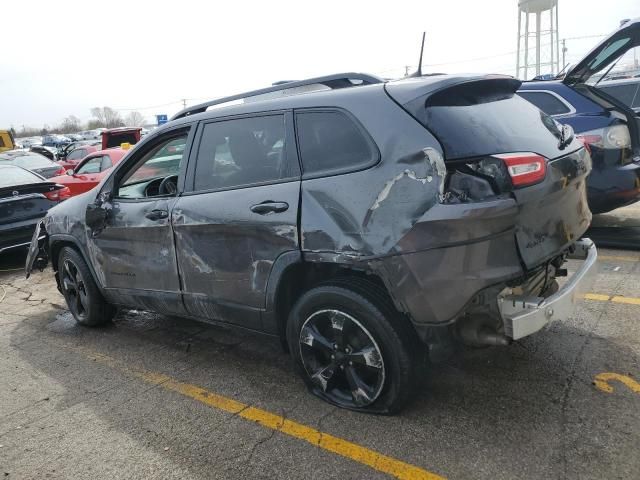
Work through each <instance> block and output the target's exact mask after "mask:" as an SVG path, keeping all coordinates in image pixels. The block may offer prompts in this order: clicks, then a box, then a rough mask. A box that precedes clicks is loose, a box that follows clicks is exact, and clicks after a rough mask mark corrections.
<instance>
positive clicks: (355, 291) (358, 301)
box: [287, 278, 426, 414]
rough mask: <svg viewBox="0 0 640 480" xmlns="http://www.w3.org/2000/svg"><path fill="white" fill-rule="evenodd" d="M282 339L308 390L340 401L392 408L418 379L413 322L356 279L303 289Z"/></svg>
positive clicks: (371, 408)
mask: <svg viewBox="0 0 640 480" xmlns="http://www.w3.org/2000/svg"><path fill="white" fill-rule="evenodd" d="M287 340H288V342H289V348H290V351H291V354H292V356H293V358H294V361H295V363H296V365H297V367H298V370H299V371H300V373H301V375H302V377H303V378H304V380H305V382H306V384H307V386H308V387H309V389H310V390H311V392H312V393H314V394H315V395H317V396H318V397H320V398H322V399H323V400H325V401H327V402H329V403H332V404H334V405H337V406H339V407H343V408H347V409H350V410H357V411H364V412H371V413H387V414H389V413H395V412H397V411H399V410H400V409H401V408H402V407H403V406H404V405H405V404H406V403H407V402H408V401H409V400H410V398H411V396H412V394H413V393H414V390H415V386H416V385H417V384H419V383H420V382H419V380H420V375H421V373H422V371H421V368H420V367H421V366H422V365H421V361H420V358H421V355H420V354H419V353H418V352H419V348H420V345H419V344H418V342H416V340H415V335H411V330H410V325H409V324H408V322H407V320H406V319H405V318H404V317H402V316H400V315H399V314H398V313H397V311H396V310H395V308H394V307H393V304H392V303H391V302H390V300H389V299H388V297H387V296H386V295H385V294H384V292H383V291H382V289H381V288H380V287H378V286H377V285H375V284H373V283H371V282H368V281H363V280H361V279H359V278H354V279H349V280H342V281H336V282H333V283H330V284H325V285H321V286H318V287H315V288H312V289H311V290H309V291H308V292H307V293H305V294H304V295H303V296H302V297H301V298H300V299H299V300H298V301H297V302H296V304H295V305H294V307H293V309H292V310H291V313H290V316H289V321H288V325H287ZM425 348H426V347H425Z"/></svg>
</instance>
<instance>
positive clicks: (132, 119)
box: [124, 111, 145, 127]
mask: <svg viewBox="0 0 640 480" xmlns="http://www.w3.org/2000/svg"><path fill="white" fill-rule="evenodd" d="M144 122H145V118H144V116H143V115H142V114H141V113H140V112H136V111H133V112H131V113H130V114H129V115H127V116H126V117H124V123H125V125H126V126H127V127H141V126H142V125H144Z"/></svg>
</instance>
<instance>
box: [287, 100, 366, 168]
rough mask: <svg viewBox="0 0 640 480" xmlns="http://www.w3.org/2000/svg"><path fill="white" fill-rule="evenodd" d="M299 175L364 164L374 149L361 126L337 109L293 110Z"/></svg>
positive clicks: (358, 166) (363, 166)
mask: <svg viewBox="0 0 640 480" xmlns="http://www.w3.org/2000/svg"><path fill="white" fill-rule="evenodd" d="M296 131H297V134H298V146H299V149H300V157H301V160H302V169H303V178H305V177H309V176H318V175H331V174H336V173H344V172H348V171H356V170H361V169H364V168H367V167H369V166H371V165H373V164H375V163H377V160H378V151H377V149H376V147H375V146H374V144H373V141H372V140H371V139H370V138H368V135H366V134H365V132H364V130H363V128H361V127H360V126H359V125H357V124H356V123H355V121H354V120H352V119H351V118H349V117H348V116H347V115H346V114H345V113H344V112H341V111H301V112H297V113H296Z"/></svg>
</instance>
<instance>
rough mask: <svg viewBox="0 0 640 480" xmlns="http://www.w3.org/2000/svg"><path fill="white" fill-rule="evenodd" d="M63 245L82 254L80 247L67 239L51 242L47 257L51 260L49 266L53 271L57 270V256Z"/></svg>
mask: <svg viewBox="0 0 640 480" xmlns="http://www.w3.org/2000/svg"><path fill="white" fill-rule="evenodd" d="M64 247H71V248H73V249H74V250H75V251H77V252H78V253H79V254H80V255H82V252H81V251H80V249H79V248H78V247H77V246H76V244H75V243H73V242H70V241H68V240H58V241H55V242H53V243H52V244H51V248H50V249H49V259H50V260H51V266H52V267H53V271H54V272H57V271H58V257H59V256H60V250H62V249H63V248H64ZM82 257H83V258H84V255H82ZM85 261H86V259H85Z"/></svg>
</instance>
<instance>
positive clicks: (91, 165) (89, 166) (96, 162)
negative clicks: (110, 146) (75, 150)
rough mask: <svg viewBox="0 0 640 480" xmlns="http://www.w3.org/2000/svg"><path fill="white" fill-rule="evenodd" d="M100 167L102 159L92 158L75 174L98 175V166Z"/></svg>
mask: <svg viewBox="0 0 640 480" xmlns="http://www.w3.org/2000/svg"><path fill="white" fill-rule="evenodd" d="M101 165H102V157H101V156H100V157H93V158H90V159H89V160H87V161H86V162H84V163H83V164H82V166H81V167H80V168H79V169H78V170H77V171H76V172H75V173H79V174H83V173H84V174H87V173H100V166H101Z"/></svg>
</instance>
